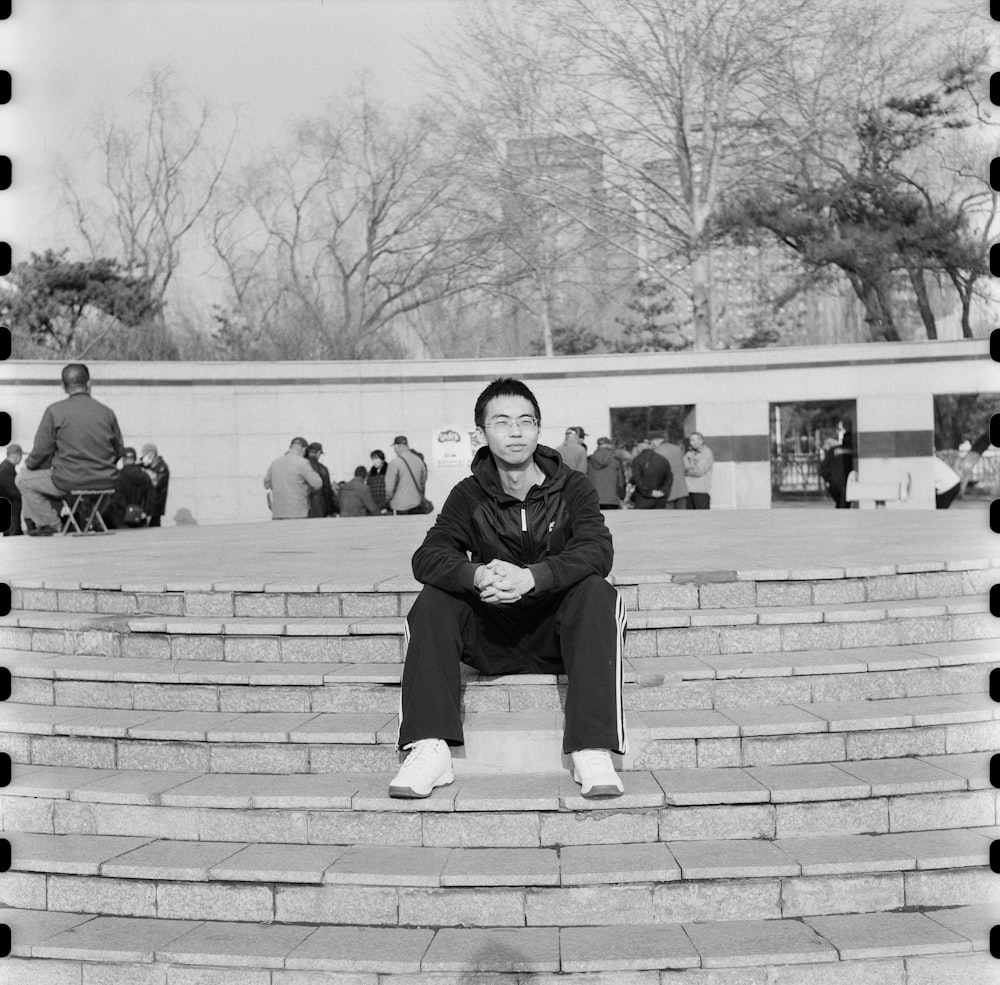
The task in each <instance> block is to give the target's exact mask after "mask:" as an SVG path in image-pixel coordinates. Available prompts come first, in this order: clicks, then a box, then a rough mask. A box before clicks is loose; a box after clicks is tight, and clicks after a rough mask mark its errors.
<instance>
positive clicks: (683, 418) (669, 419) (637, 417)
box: [611, 404, 697, 447]
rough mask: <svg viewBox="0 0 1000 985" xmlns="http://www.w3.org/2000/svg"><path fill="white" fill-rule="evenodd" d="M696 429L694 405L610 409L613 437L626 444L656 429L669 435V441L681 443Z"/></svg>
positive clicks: (616, 440)
mask: <svg viewBox="0 0 1000 985" xmlns="http://www.w3.org/2000/svg"><path fill="white" fill-rule="evenodd" d="M695 430H697V428H696V426H695V406H694V404H659V405H655V406H654V405H648V406H644V407H612V408H611V440H612V441H615V442H619V441H620V442H622V443H624V444H625V446H626V447H631V446H632V445H634V444H635V443H636V442H637V441H641V440H642V439H643V438H645V437H647V436H648V435H650V434H656V433H657V432H663V433H664V434H666V436H667V437H668V439H669V440H670V441H674V442H680V441H681V439H682V438H684V437H685V435H688V434H690V433H691V432H692V431H695Z"/></svg>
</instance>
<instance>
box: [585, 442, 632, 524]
mask: <svg viewBox="0 0 1000 985" xmlns="http://www.w3.org/2000/svg"><path fill="white" fill-rule="evenodd" d="M587 475H588V476H590V481H591V482H593V483H594V488H595V489H596V490H597V499H598V501H599V502H600V504H601V509H602V510H620V509H621V507H622V500H623V499H624V498H625V469H624V468H623V467H622V463H621V459H619V458H618V456H617V455H616V454H615V446H614V445H613V444H612V443H611V439H610V438H598V439H597V451H595V452H594V454H593V455H591V456H590V458H589V459H587Z"/></svg>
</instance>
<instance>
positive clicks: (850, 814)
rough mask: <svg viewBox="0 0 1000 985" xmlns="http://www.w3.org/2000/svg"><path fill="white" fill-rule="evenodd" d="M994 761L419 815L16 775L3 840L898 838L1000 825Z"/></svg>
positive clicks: (494, 784) (498, 800)
mask: <svg viewBox="0 0 1000 985" xmlns="http://www.w3.org/2000/svg"><path fill="white" fill-rule="evenodd" d="M988 766H989V754H988V753H970V754H958V755H946V756H927V757H920V758H907V759H896V760H868V761H858V762H854V763H847V762H845V763H841V764H839V765H836V766H834V765H830V764H811V765H805V766H775V767H760V768H758V767H750V768H746V769H738V768H729V769H725V768H723V769H716V768H712V769H675V770H653V771H645V770H636V771H631V772H626V773H625V774H624V781H625V794H624V796H623V797H621V798H617V799H615V800H613V801H587V800H584V799H583V798H581V797H580V795H579V788H578V787H577V786H576V784H574V783H573V782H572V781H571V779H570V777H569V775H568V773H567V772H565V771H563V772H560V773H549V774H525V775H512V774H507V775H495V776H491V775H486V774H471V773H466V774H461V773H460V774H459V775H458V776H457V778H456V781H455V783H454V784H452V785H450V786H448V787H443V788H439V789H438V790H436V791H435V792H434V794H433V796H432V797H430V798H428V799H426V800H421V801H400V800H392V799H390V798H389V797H388V785H389V781H390V779H391V777H392V775H393V774H392V773H381V774H372V775H363V774H359V773H341V774H319V775H317V774H293V775H275V774H250V773H239V774H219V773H202V772H197V771H193V770H191V771H182V770H172V771H164V772H153V771H147V770H120V771H119V770H112V769H107V770H101V769H92V768H84V767H37V766H36V767H33V766H15V767H14V775H13V780H12V782H11V784H10V786H9V787H8V788H7V789H6V791H5V793H6V796H5V798H4V801H3V827H4V828H5V829H6V830H9V831H22V832H34V833H41V834H45V833H50V834H53V833H54V834H104V835H137V836H142V837H147V838H157V837H169V838H184V839H192V840H201V841H233V840H237V841H264V842H283V843H288V844H306V843H313V844H354V843H360V844H371V845H378V844H389V845H393V844H398V845H413V846H423V847H435V848H440V847H481V848H485V847H491V846H503V847H519V848H531V847H551V846H559V845H569V844H577V845H584V844H617V845H621V844H630V843H645V842H656V841H692V840H694V841H697V840H699V839H702V838H714V839H727V840H733V839H746V838H752V839H774V838H787V837H800V836H806V835H812V836H816V837H818V836H839V835H848V834H875V833H882V834H889V833H899V832H902V831H920V830H933V829H935V828H940V827H952V828H960V827H964V828H977V829H980V828H983V827H984V826H989V825H992V824H994V823H995V818H996V810H997V804H996V800H997V794H996V792H995V791H994V790H993V789H992V788H991V786H990V783H989V775H988V773H989V769H988Z"/></svg>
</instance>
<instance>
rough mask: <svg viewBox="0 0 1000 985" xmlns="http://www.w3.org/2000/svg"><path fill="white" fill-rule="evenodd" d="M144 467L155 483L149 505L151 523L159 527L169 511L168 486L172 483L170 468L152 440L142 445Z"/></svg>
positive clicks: (150, 479) (141, 460)
mask: <svg viewBox="0 0 1000 985" xmlns="http://www.w3.org/2000/svg"><path fill="white" fill-rule="evenodd" d="M139 461H140V462H141V463H142V467H143V468H144V469H145V470H146V475H148V476H149V481H150V482H152V483H153V500H152V502H151V503H150V506H149V525H150V526H151V527H158V526H159V525H160V520H161V519H162V517H163V516H164V514H165V513H166V512H167V487H168V486H169V485H170V469H169V468H168V467H167V463H166V462H165V461H164V460H163V458H162V457H161V456H160V453H159V451H157V448H156V445H154V444H153V443H152V442H151V441H148V442H146V444H144V445H143V446H142V457H141V458H140V459H139Z"/></svg>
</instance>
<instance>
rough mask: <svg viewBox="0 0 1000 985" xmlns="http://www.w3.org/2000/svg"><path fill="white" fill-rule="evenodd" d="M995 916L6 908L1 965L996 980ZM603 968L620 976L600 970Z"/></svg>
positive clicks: (360, 977)
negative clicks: (608, 918)
mask: <svg viewBox="0 0 1000 985" xmlns="http://www.w3.org/2000/svg"><path fill="white" fill-rule="evenodd" d="M996 912H997V911H996V908H995V907H991V906H986V905H979V906H954V907H948V908H944V909H939V910H929V911H927V912H919V911H918V912H906V911H904V912H894V913H884V914H878V915H871V914H865V915H842V916H824V917H807V918H803V919H792V918H788V919H780V920H766V919H752V920H735V921H718V922H713V923H700V922H694V921H692V922H688V923H666V922H664V923H659V924H657V923H652V922H645V923H636V924H633V925H631V926H629V927H628V928H625V927H622V926H620V925H610V926H609V925H606V924H597V925H594V926H585V927H580V926H568V927H561V928H560V927H486V928H479V927H470V928H460V927H443V928H437V929H432V928H419V927H413V928H408V927H385V928H382V927H355V926H344V925H327V926H319V927H317V926H316V925H315V923H302V924H296V925H284V924H270V923H261V924H254V923H234V922H228V921H223V920H211V921H197V920H167V919H155V920H154V919H149V918H141V917H140V918H130V917H111V916H96V915H94V914H93V913H90V912H87V911H82V912H80V913H75V914H69V913H47V912H44V911H30V910H5V911H0V917H2V919H3V920H4V921H5V922H6V923H8V924H9V925H10V926H11V928H12V937H13V950H12V956H11V957H10V958H8V959H7V960H5V961H4V962H3V963H2V965H0V967H2V969H3V970H2V972H0V973H2V974H6V975H7V976H8V977H7V979H6V981H8V982H13V981H17V982H18V983H19V985H41V983H43V982H45V983H51V982H71V981H80V980H81V979H80V975H81V973H82V972H81V969H83V970H84V971H85V972H90V971H93V972H94V975H95V977H94V978H91V977H90V975H89V974H84V981H88V982H89V981H94V982H96V981H105V980H109V981H110V980H111V979H105V978H104V977H101V976H102V975H103V974H105V971H104V969H111V974H112V975H113V976H114V980H115V981H128V982H130V983H153V982H154V981H155V982H160V983H162V982H163V981H164V980H165V979H164V978H163V977H159V978H153V977H151V973H152V972H155V971H156V970H157V969H163V966H167V967H166V969H164V970H165V971H166V972H168V974H169V980H170V982H171V985H173V983H174V982H176V983H178V985H180V983H184V985H189V983H194V982H211V983H212V985H304V983H307V982H308V983H309V985H313V983H316V982H318V981H324V982H329V981H330V979H327V978H325V977H324V978H318V977H314V976H322V975H335V974H340V975H343V976H345V977H344V978H343V981H344V983H345V985H346V983H347V982H348V981H350V982H351V983H352V985H353V983H359V985H369V983H372V985H374V982H375V981H376V979H375V977H374V976H376V975H391V976H392V978H391V981H393V982H397V983H399V985H404V983H407V982H409V981H413V982H414V983H417V982H422V983H424V985H426V983H427V982H428V981H438V982H441V983H442V985H450V983H457V982H458V981H460V980H461V981H466V982H467V981H469V980H470V979H469V974H470V973H471V972H475V973H476V975H475V980H476V981H483V982H486V981H488V982H490V983H493V985H517V983H518V982H522V983H523V982H524V981H525V980H526V979H525V978H524V975H525V974H532V976H533V977H532V978H531V979H530V980H531V981H537V982H539V983H542V982H550V981H552V982H554V981H556V980H558V981H566V982H574V981H580V982H591V983H592V982H595V981H598V980H599V981H605V982H608V981H615V982H617V983H619V985H657V983H658V982H659V981H661V978H660V973H661V972H663V973H664V974H667V975H668V976H669V977H670V980H671V981H673V980H674V979H675V978H676V979H677V982H678V985H681V983H685V985H686V983H687V982H689V981H690V982H692V983H693V982H695V981H696V980H697V981H699V982H708V981H711V982H713V983H718V985H736V983H738V982H742V983H748V985H763V983H764V982H770V983H774V985H804V983H807V982H820V981H822V982H833V981H837V982H848V981H849V982H854V983H858V985H875V983H878V985H943V983H945V982H953V981H954V982H958V981H964V982H976V983H981V985H990V983H991V982H995V981H996V975H995V968H994V967H993V965H995V962H994V961H992V959H991V958H990V956H989V952H988V943H987V938H988V934H989V926H990V924H991V922H992V921H993V920H994V919H995V917H996ZM991 962H992V964H991ZM684 969H704V971H703V972H702V974H705V975H709V976H711V977H710V978H702V977H700V976H699V977H698V978H697V979H695V978H688V977H687V976H686V975H684ZM123 972H124V974H125V977H121V976H122V973H123ZM130 972H131V973H132V976H131V977H130V976H129V973H130ZM600 972H604V973H609V974H611V975H614V976H615V977H614V978H613V979H609V978H607V977H601V976H599V975H598V978H596V979H595V977H594V973H600ZM188 973H189V974H188ZM695 973H697V971H695ZM459 974H461V978H459V977H456V976H457V975H459ZM11 975H16V976H17V977H16V978H12V977H10V976H11ZM43 976H44V977H43ZM347 976H350V977H349V978H348V977H347ZM411 976H412V978H411ZM428 976H434V977H433V978H429V977H428ZM549 976H552V977H551V978H550V977H549ZM556 976H558V978H557V977H556ZM588 976H589V977H588ZM636 976H640V977H636ZM681 976H683V977H681ZM817 976H818V977H817ZM337 980H338V981H340V980H341V979H340V978H338V979H337ZM380 980H388V979H380Z"/></svg>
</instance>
